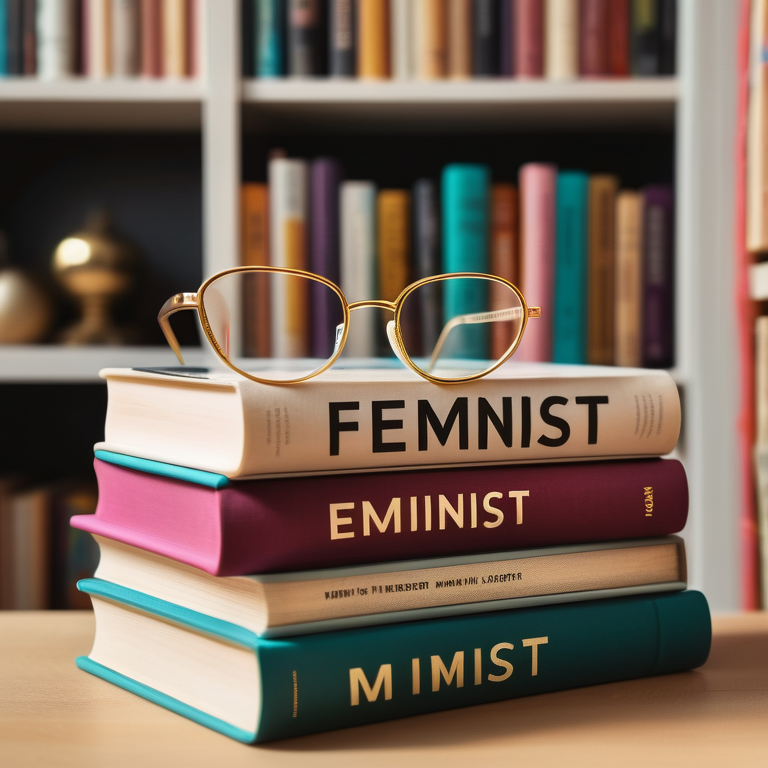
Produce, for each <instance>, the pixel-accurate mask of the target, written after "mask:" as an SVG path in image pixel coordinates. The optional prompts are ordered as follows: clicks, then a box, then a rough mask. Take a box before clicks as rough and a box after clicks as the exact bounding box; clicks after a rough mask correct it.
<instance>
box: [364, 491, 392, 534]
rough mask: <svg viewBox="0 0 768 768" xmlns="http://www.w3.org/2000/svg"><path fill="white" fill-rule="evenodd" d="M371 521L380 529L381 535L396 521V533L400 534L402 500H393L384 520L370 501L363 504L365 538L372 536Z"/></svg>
mask: <svg viewBox="0 0 768 768" xmlns="http://www.w3.org/2000/svg"><path fill="white" fill-rule="evenodd" d="M371 521H373V524H374V525H375V526H376V528H378V530H379V533H384V531H386V530H387V528H388V527H389V523H390V522H391V521H394V529H395V533H400V499H392V501H391V503H390V505H389V509H387V514H386V515H385V516H384V519H383V520H382V519H381V518H380V517H379V516H378V514H376V510H375V509H374V508H373V504H371V502H370V501H364V502H363V536H370V535H371Z"/></svg>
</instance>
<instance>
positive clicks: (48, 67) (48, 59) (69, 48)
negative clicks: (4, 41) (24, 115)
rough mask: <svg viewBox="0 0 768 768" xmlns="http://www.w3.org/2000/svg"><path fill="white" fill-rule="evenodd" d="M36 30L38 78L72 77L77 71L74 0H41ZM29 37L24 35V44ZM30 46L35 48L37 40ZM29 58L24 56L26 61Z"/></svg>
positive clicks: (56, 78)
mask: <svg viewBox="0 0 768 768" xmlns="http://www.w3.org/2000/svg"><path fill="white" fill-rule="evenodd" d="M33 5H34V4H33ZM36 31H37V74H38V77H40V78H41V79H43V80H59V79H62V78H67V77H71V76H72V74H73V72H74V60H75V40H76V34H75V7H74V3H73V2H72V0H39V3H38V5H37V30H36ZM26 39H27V36H26V35H25V47H27V43H26ZM29 49H30V50H33V49H34V43H32V44H31V45H29ZM27 58H28V57H26V56H25V60H26V59H27ZM26 68H27V66H26V64H25V70H26ZM30 74H32V73H30Z"/></svg>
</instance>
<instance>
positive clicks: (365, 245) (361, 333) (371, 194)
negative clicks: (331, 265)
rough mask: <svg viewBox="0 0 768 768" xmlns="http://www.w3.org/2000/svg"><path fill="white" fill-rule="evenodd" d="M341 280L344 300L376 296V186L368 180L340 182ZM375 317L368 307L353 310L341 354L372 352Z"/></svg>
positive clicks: (357, 355) (370, 354)
mask: <svg viewBox="0 0 768 768" xmlns="http://www.w3.org/2000/svg"><path fill="white" fill-rule="evenodd" d="M339 204H340V208H341V224H340V226H341V259H340V261H341V263H340V274H341V283H340V284H339V287H340V288H341V290H342V291H344V295H345V296H346V297H347V301H348V302H350V303H351V302H354V301H364V300H366V299H370V298H371V297H373V296H377V295H378V293H377V288H376V284H377V276H378V265H377V262H376V186H375V184H374V183H373V182H372V181H343V182H342V183H341V196H340V203H339ZM378 320H379V318H378V317H376V315H375V313H373V312H371V311H364V312H357V313H356V314H355V317H354V318H353V319H351V320H350V327H349V335H348V336H347V343H346V344H345V345H344V351H343V353H342V354H343V355H344V356H345V357H355V358H369V357H374V356H375V355H376V330H377V328H378Z"/></svg>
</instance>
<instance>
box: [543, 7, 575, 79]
mask: <svg viewBox="0 0 768 768" xmlns="http://www.w3.org/2000/svg"><path fill="white" fill-rule="evenodd" d="M578 76H579V3H578V0H547V4H546V8H545V11H544V77H546V78H547V80H573V79H575V78H577V77H578Z"/></svg>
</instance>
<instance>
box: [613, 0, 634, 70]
mask: <svg viewBox="0 0 768 768" xmlns="http://www.w3.org/2000/svg"><path fill="white" fill-rule="evenodd" d="M629 2H630V0H611V1H610V2H609V3H608V71H609V73H610V74H611V76H612V77H629Z"/></svg>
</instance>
